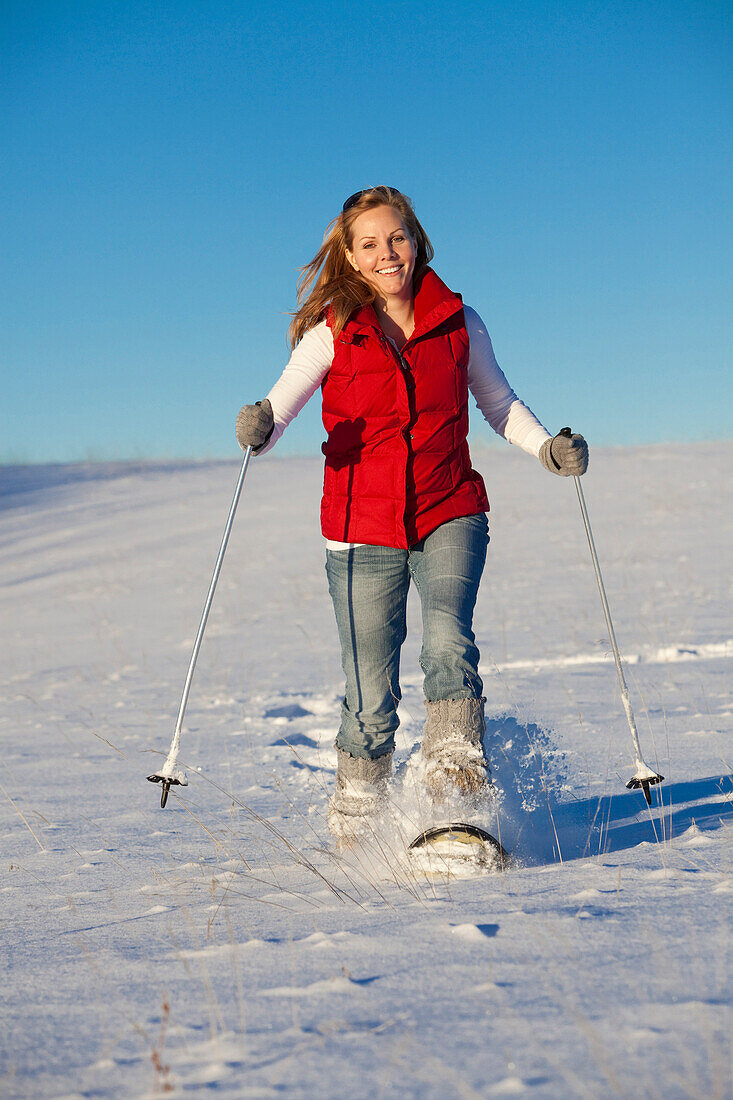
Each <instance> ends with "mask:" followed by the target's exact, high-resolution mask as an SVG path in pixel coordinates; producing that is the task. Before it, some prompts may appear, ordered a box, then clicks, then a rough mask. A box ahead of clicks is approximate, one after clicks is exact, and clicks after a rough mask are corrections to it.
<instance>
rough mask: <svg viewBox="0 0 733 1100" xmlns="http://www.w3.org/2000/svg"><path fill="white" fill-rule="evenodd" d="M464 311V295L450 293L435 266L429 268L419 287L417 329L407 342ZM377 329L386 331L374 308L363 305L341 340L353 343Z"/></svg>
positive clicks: (417, 291)
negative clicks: (353, 340)
mask: <svg viewBox="0 0 733 1100" xmlns="http://www.w3.org/2000/svg"><path fill="white" fill-rule="evenodd" d="M460 309H463V299H462V298H461V296H460V294H454V293H453V291H452V290H449V289H448V287H447V286H446V285H445V283H444V282H443V280H442V279H440V278H438V276H437V275H436V274H435V272H434V271H433V269H432V268H431V267H427V268H425V270H424V271H423V273H422V275H421V276H420V279H419V280H418V283H417V286H416V288H415V328H414V329H413V332H412V335H411V336H410V338H409V340H408V341H407V343H408V344H410V343H412V341H413V340H417V339H419V337H421V336H425V335H427V333H429V332H431V331H432V330H433V329H434V328H437V327H438V325H441V324H442V323H443V321H445V320H446V318H448V317H451V316H452V315H453V314H454V313H457V312H458V311H459V310H460ZM374 329H376V330H377V331H378V332H380V333H381V331H382V330H381V328H380V325H379V321H378V320H377V314H376V312H375V310H374V306H372V305H367V306H361V308H359V309H357V310H355V311H354V312H353V313H352V315H351V317H350V318H349V320H348V321H347V322H346V324H345V325H344V328H343V330H342V332H341V339H342V340H343V342H344V343H346V344H350V343H351V342H352V338H353V337H354V336H357V335H358V334H360V333H365V332H368V331H372V330H374ZM405 346H407V345H405Z"/></svg>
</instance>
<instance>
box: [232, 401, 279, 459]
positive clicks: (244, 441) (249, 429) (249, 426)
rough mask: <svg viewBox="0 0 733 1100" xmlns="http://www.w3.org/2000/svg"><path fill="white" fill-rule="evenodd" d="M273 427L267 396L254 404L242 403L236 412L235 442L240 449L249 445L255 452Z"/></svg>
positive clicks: (273, 419) (264, 441)
mask: <svg viewBox="0 0 733 1100" xmlns="http://www.w3.org/2000/svg"><path fill="white" fill-rule="evenodd" d="M274 427H275V418H274V417H273V415H272V405H271V404H270V402H269V401H268V400H267V398H265V400H264V401H258V402H257V404H256V405H242V408H241V409H240V410H239V413H238V414H237V427H236V433H237V443H238V444H239V446H240V447H241V448H242V450H245V449H246V448H247V447H251V448H252V450H253V451H254V453H255V454H257V452H258V451H261V450H262V448H263V447H264V446H265V444H266V443H267V441H268V439H269V438H270V436H271V435H272V432H273V429H274Z"/></svg>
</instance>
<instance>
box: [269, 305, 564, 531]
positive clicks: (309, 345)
mask: <svg viewBox="0 0 733 1100" xmlns="http://www.w3.org/2000/svg"><path fill="white" fill-rule="evenodd" d="M463 312H464V316H465V319H466V331H467V332H468V340H469V354H468V388H469V390H470V391H471V393H472V394H473V396H474V398H475V399H476V404H477V405H478V408H479V409H480V411H481V413H482V414H483V417H484V419H485V420H487V421H488V423H489V424H490V425H491V427H492V428H493V429H494V431H495V432H496V433H497V435H502V436H504V438H505V439H507V440H508V441H509V442H510V443H514V444H515V445H516V446H517V447H521V448H522V450H523V451H527V453H528V454H532V455H535V456H537V455H539V452H540V447H541V446H542V444H543V443H544V442H545V440H546V439H549V438H550V433H549V432H548V431H547V429H546V428H544V427H543V426H542V424H541V423H540V422H539V420H538V419H537V417H536V416H535V415H534V413H533V412H532V410H531V409H529V408H528V407H527V406H526V405H525V404H524V403H523V402H522V401H520V400H519V398H518V397H517V395H516V393H515V392H514V390H513V389H512V388H511V386H510V385H509V383H508V382H507V380H506V378H505V377H504V374H503V372H502V370H501V368H500V367H499V364H498V363H497V361H496V356H495V355H494V349H493V347H492V345H491V338H490V336H489V334H488V332H487V330H486V326H485V325H484V323H483V321H482V320H481V318H480V317H479V315H478V313H477V312H476V310H475V309H471V307H470V306H464V307H463ZM333 354H334V350H333V333H332V332H331V329H330V328H329V327H328V325H327V324H326V322H325V321H320V322H319V323H318V324H317V325H315V326H314V327H313V328H311V329H309V330H308V332H306V334H305V336H304V337H303V339H302V340H301V341H300V343H299V344H298V345H297V347H296V348H295V349H294V350H293V353H292V355H291V356H290V360H289V362H288V364H287V366H286V367H285V370H284V371H283V372H282V374H281V375H280V377H279V378H278V380H277V382H276V383H275V385H274V386H273V387H272V389H271V390H270V392H269V393H268V394H267V397H268V399H269V401H270V404H271V405H272V413H273V417H274V420H275V427H274V429H273V432H272V435H271V436H270V439H269V441H268V443H267V446H266V447H263V448H262V450H261V451H260V452H259V453H260V454H265V453H266V452H267V451H269V450H271V448H272V447H274V446H275V444H276V443H277V441H278V439H279V438H280V436H281V435H282V434H283V432H284V431H285V429H286V428H287V426H288V424H289V423H290V421H291V420H294V419H295V417H296V416H297V415H298V413H299V412H300V410H301V409H302V408H303V406H304V405H305V404H306V403H307V402H308V401H309V400H310V398H311V397H312V396H313V394H314V393H315V392H316V390H317V389H318V387H319V386H320V384H321V382H322V381H323V379H324V378H325V377H326V374H327V373H328V371H329V369H330V367H331V363H332V362H333ZM352 545H356V544H355V543H335V542H330V541H329V542H328V543H327V546H328V547H329V548H330V549H343V548H345V547H347V546H352Z"/></svg>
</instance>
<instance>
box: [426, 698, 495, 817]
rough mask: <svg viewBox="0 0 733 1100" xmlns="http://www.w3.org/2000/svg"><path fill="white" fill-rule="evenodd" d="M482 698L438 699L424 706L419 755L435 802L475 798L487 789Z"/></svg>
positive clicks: (488, 781)
mask: <svg viewBox="0 0 733 1100" xmlns="http://www.w3.org/2000/svg"><path fill="white" fill-rule="evenodd" d="M484 702H485V700H484V699H439V700H438V701H437V702H435V703H426V704H425V709H426V710H427V720H426V722H425V729H424V730H423V740H422V754H423V757H424V759H425V761H426V765H427V766H426V769H425V782H426V784H427V787H428V790H429V791H430V793H431V795H432V796H433V798H434V799H436V800H437V801H443V800H445V799H446V798H447V797H448V796H449V795H450V794H460V795H468V796H469V797H471V796H472V797H476V796H477V795H480V794H481V793H482V792H484V791H486V790H487V789H488V786H489V783H490V781H491V770H490V768H489V765H488V761H487V760H486V757H485V756H484V750H483V741H482V739H483V736H484V732H485V729H486V726H485V723H484Z"/></svg>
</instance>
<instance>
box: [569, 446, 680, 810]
mask: <svg viewBox="0 0 733 1100" xmlns="http://www.w3.org/2000/svg"><path fill="white" fill-rule="evenodd" d="M560 435H566V436H571V435H572V432H571V430H570V428H563V429H562V431H561V432H560ZM573 480H574V481H575V488H576V490H577V492H578V502H579V504H580V511H581V514H582V516H583V523H584V525H585V533H586V535H587V536H588V546H589V547H590V556H591V558H592V559H593V568H594V570H595V574H596V581H597V582H598V591H599V592H600V594H601V604H602V605H603V614H604V615H605V617H606V626H607V627H608V636H609V638H610V639H611V648H612V649H613V659H614V661H615V662H616V672H617V673H618V682H619V685H620V687H621V699H622V702H623V704H624V710H625V711H626V719H627V721H628V723H629V729H630V730H631V740H632V741H633V744H634V752H635V754H636V772H635V773H634V775H632V777H631V779H630V780H629V781H628V783H627V784H626V786H627V787H628V788H629V790H638V789H639V788H641V790H642V791H643V792H644V798H645V799H646V801H647V805H648V806H651V804H652V796H651V790H650V788H651V787H653V786H654V784H655V783H661V782H662V780H663V779H664V776H663V775H660V774H659V773H658V772H655V771H654V770H653V768H650V767H649V765H648V764H647V763H646V762H645V760H644V757H643V755H642V751H641V744H640V743H639V732H638V730H637V728H636V721H635V719H634V712H633V710H632V708H631V700H630V699H629V689H628V687H627V686H626V677H625V676H624V670H623V666H622V664H621V654H620V653H619V649H618V644H617V642H616V632H615V631H614V629H613V623H612V621H611V611H610V608H609V606H608V599H607V598H606V589H605V587H604V584H603V577H602V576H601V567H600V565H599V563H598V554H597V553H596V546H595V542H594V541H593V532H592V530H591V526H590V519H589V517H588V509H587V508H586V505H585V496H584V495H583V487H582V486H581V484H580V478H579V477H578V476H577V474H576V475H574V476H573Z"/></svg>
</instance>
